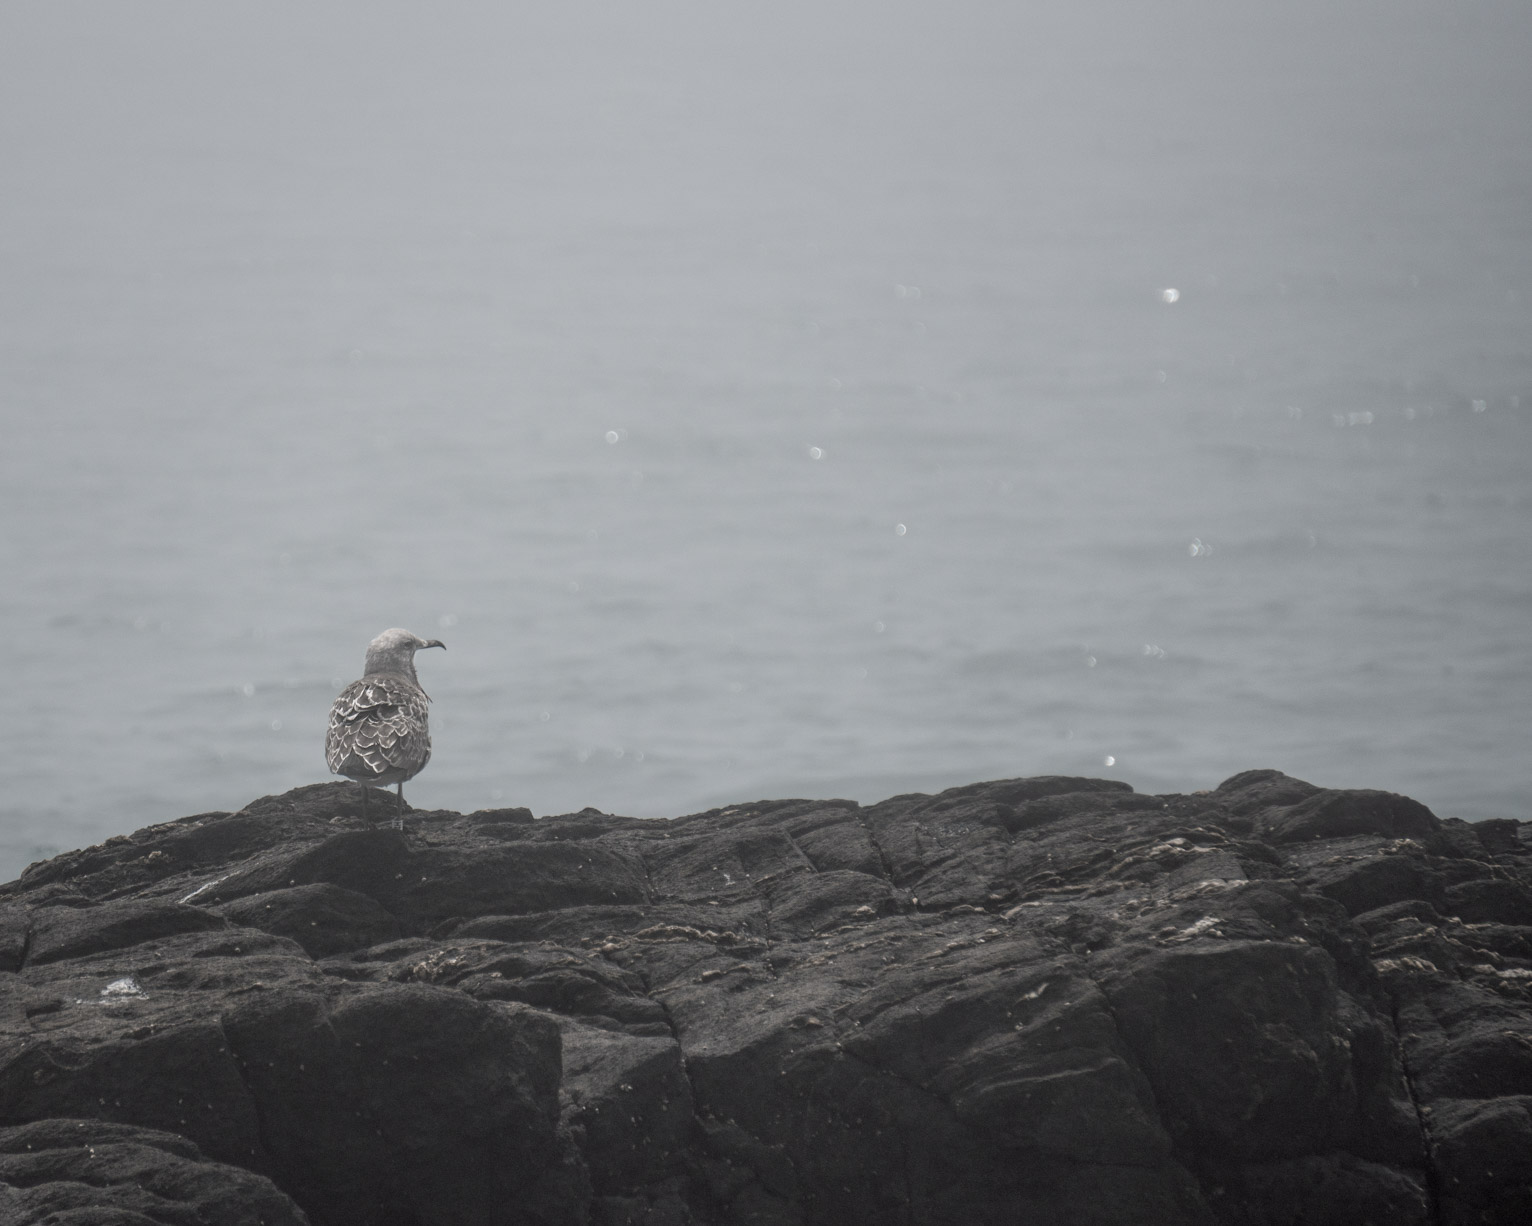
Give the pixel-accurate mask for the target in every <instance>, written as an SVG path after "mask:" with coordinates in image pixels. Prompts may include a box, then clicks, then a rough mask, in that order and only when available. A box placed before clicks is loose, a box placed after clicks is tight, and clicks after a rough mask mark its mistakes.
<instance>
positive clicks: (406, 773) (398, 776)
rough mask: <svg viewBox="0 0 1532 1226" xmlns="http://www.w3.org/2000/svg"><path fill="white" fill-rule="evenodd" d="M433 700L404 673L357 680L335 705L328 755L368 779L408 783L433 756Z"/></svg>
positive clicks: (342, 771)
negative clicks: (429, 716)
mask: <svg viewBox="0 0 1532 1226" xmlns="http://www.w3.org/2000/svg"><path fill="white" fill-rule="evenodd" d="M430 702H431V700H430V699H429V698H427V697H426V694H425V691H424V690H422V689H421V688H420V687H419V686H418V685H411V684H410V683H409V682H408V681H406V680H404V679H403V678H402V677H363V678H362V679H361V680H360V681H353V682H352V683H351V684H350V685H348V686H347V687H346V688H345V689H344V690H342V691H341V692H340V696H339V697H338V698H336V700H335V705H334V707H332V708H331V709H330V729H329V732H328V733H327V734H326V736H325V761H326V762H328V763H329V766H330V770H331V771H332V772H333V773H334V774H337V775H345V776H346V777H347V778H348V779H356V780H358V781H360V782H362V783H378V784H384V785H387V784H390V783H403V782H404V781H405V780H407V779H413V778H414V777H415V776H416V775H418V774H419V773H420V771H421V770H422V769H423V768H424V766H425V764H426V763H427V762H429V761H430V760H431V731H430V727H429V725H428V723H427V718H426V716H427V709H428V707H429V705H430Z"/></svg>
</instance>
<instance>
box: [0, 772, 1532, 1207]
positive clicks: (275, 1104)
mask: <svg viewBox="0 0 1532 1226" xmlns="http://www.w3.org/2000/svg"><path fill="white" fill-rule="evenodd" d="M359 806H360V794H359V790H358V789H357V788H356V787H355V786H354V785H347V784H322V785H314V786H312V787H307V788H300V789H297V790H295V791H293V792H289V793H287V794H285V795H282V796H272V797H265V798H263V799H261V800H259V801H256V802H254V803H253V804H251V805H249V806H247V807H246V808H245V809H244V810H242V811H241V812H239V813H207V814H198V815H196V816H193V817H188V818H183V819H181V820H180V821H175V822H168V823H165V824H164V825H160V826H155V827H150V828H148V829H146V830H141V831H138V832H136V833H134V834H132V835H128V836H122V837H119V838H115V839H112V840H109V841H108V842H107V843H105V844H102V845H101V846H99V847H93V848H89V849H86V850H83V851H79V852H71V853H68V854H66V855H63V856H59V857H57V858H55V859H53V860H50V861H46V862H44V863H41V864H37V865H33V866H32V867H31V868H30V869H28V870H27V872H26V873H25V874H23V876H22V877H21V879H20V880H18V881H16V882H12V883H8V884H6V885H4V886H0V1226H6V1224H9V1223H13V1222H14V1223H30V1222H42V1221H44V1220H47V1221H59V1222H63V1221H80V1222H86V1221H89V1222H93V1223H96V1222H99V1223H112V1224H115V1223H123V1224H126V1223H144V1222H152V1223H167V1224H177V1223H182V1222H187V1223H190V1222H214V1221H216V1222H220V1223H222V1222H230V1223H244V1222H250V1223H256V1222H266V1223H271V1224H272V1226H276V1224H278V1223H282V1224H285V1223H289V1222H302V1221H305V1220H307V1221H309V1222H312V1223H315V1224H318V1226H372V1224H377V1226H425V1224H432V1226H435V1224H438V1223H439V1224H441V1226H448V1224H467V1226H475V1224H478V1223H484V1224H489V1223H527V1224H534V1226H564V1224H570V1226H578V1224H585V1223H589V1224H591V1226H618V1224H623V1226H627V1224H632V1226H641V1224H642V1226H672V1224H673V1226H685V1224H687V1223H695V1224H697V1226H704V1224H714V1223H716V1224H718V1226H724V1224H733V1223H740V1224H744V1223H752V1224H760V1226H776V1224H780V1226H800V1224H801V1226H811V1224H819V1223H823V1224H826V1226H828V1224H831V1223H833V1224H836V1226H840V1224H843V1223H844V1224H866V1226H877V1224H882V1223H911V1224H927V1223H929V1224H932V1226H936V1224H943V1226H946V1224H950V1226H974V1224H983V1223H995V1224H999V1223H1014V1222H1024V1221H1032V1220H1043V1219H1045V1218H1052V1219H1053V1220H1057V1221H1063V1222H1070V1223H1102V1224H1105V1223H1123V1224H1127V1223H1134V1224H1143V1223H1167V1224H1169V1223H1177V1224H1181V1223H1207V1224H1209V1226H1212V1224H1215V1223H1231V1224H1233V1223H1239V1224H1241V1226H1244V1224H1250V1226H1256V1224H1263V1226H1264V1224H1272V1226H1275V1224H1276V1223H1290V1222H1304V1223H1335V1224H1336V1226H1341V1224H1347V1226H1350V1224H1358V1223H1366V1222H1377V1223H1380V1224H1381V1223H1385V1222H1387V1223H1390V1224H1398V1226H1405V1224H1409V1223H1433V1224H1435V1223H1443V1224H1448V1223H1450V1224H1457V1223H1464V1224H1467V1223H1501V1222H1504V1223H1511V1222H1517V1223H1520V1222H1523V1221H1527V1220H1532V823H1521V822H1518V821H1515V820H1510V819H1504V820H1497V821H1493V822H1481V823H1477V824H1475V825H1468V824H1465V823H1463V822H1458V821H1453V820H1447V821H1442V820H1439V819H1438V818H1437V817H1435V816H1434V815H1433V814H1431V813H1430V811H1429V810H1427V809H1425V808H1424V807H1423V806H1421V805H1420V804H1418V803H1416V802H1414V801H1412V800H1409V799H1407V798H1405V797H1400V796H1393V795H1390V794H1388V793H1384V792H1376V791H1336V790H1329V789H1323V788H1319V787H1316V786H1314V785H1312V784H1308V783H1305V782H1303V781H1301V780H1296V779H1291V778H1288V777H1287V776H1284V775H1281V774H1279V773H1277V772H1275V771H1249V772H1245V773H1244V774H1242V775H1237V776H1235V777H1234V778H1233V779H1230V780H1228V781H1226V782H1225V783H1224V784H1222V785H1221V786H1220V787H1218V788H1217V789H1215V790H1213V791H1209V792H1204V793H1198V794H1194V795H1184V796H1182V795H1169V796H1146V795H1140V794H1138V793H1135V792H1133V791H1132V790H1130V789H1128V788H1127V787H1125V786H1124V785H1123V784H1121V783H1117V782H1113V781H1107V780H1092V779H1076V778H1041V779H1013V780H1001V781H996V782H990V783H981V784H973V785H970V786H967V787H962V788H954V789H951V790H949V791H947V792H944V793H941V794H940V795H936V796H925V795H910V796H899V797H894V798H892V799H890V800H887V801H884V802H883V803H881V804H878V805H873V806H870V807H859V806H858V805H856V804H854V803H853V802H850V801H835V800H831V801H796V800H795V801H769V802H758V803H753V804H742V805H738V806H735V807H733V808H728V809H720V810H714V811H711V812H708V813H702V814H695V815H692V816H689V817H683V818H677V819H674V820H669V821H640V820H637V819H632V818H624V817H618V816H611V815H607V814H601V813H597V812H594V811H592V810H586V811H584V812H582V813H577V814H568V815H564V816H559V817H548V818H542V819H533V818H532V816H531V815H530V814H529V813H527V812H526V810H523V809H504V810H492V811H484V812H480V813H475V814H470V815H467V816H464V815H460V814H456V813H447V812H425V811H412V812H410V813H409V815H408V818H407V825H406V829H405V830H404V831H403V832H399V831H394V830H388V829H377V830H369V829H366V828H364V827H363V825H362V823H361V821H360V817H359V813H360V807H359ZM50 1214H51V1215H55V1216H51V1217H50V1216H49V1215H50Z"/></svg>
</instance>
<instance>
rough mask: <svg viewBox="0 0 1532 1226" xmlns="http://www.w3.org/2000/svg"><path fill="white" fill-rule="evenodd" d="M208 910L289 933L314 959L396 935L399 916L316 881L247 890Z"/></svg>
mask: <svg viewBox="0 0 1532 1226" xmlns="http://www.w3.org/2000/svg"><path fill="white" fill-rule="evenodd" d="M213 910H214V911H215V912H216V913H217V914H219V915H222V916H224V917H225V918H226V919H228V920H230V921H232V922H233V923H236V924H243V925H245V926H246V927H249V928H259V929H260V930H261V931H262V932H270V933H274V934H276V935H277V936H284V937H291V938H292V939H293V940H295V941H297V942H298V944H299V945H302V946H303V948H304V949H305V950H306V951H307V952H308V953H309V954H311V955H313V956H314V957H316V958H323V957H326V956H328V955H330V954H338V953H344V952H346V951H348V950H352V949H365V948H366V947H367V946H369V945H380V944H382V943H383V942H384V941H392V940H394V939H396V938H397V937H399V936H400V935H401V934H400V931H399V921H398V920H397V919H395V918H394V917H393V915H391V914H390V913H389V912H388V911H386V910H384V908H383V905H382V904H381V903H379V902H378V901H377V900H376V899H374V898H371V897H369V896H368V895H366V894H359V893H357V892H356V891H355V890H347V889H344V888H342V887H341V886H338V885H330V884H329V883H328V882H322V883H319V884H316V885H298V886H290V887H289V888H287V889H285V890H272V891H270V892H268V893H265V894H249V895H246V896H245V897H244V898H241V899H240V900H239V901H237V902H232V903H225V904H223V905H222V906H219V907H214V908H213Z"/></svg>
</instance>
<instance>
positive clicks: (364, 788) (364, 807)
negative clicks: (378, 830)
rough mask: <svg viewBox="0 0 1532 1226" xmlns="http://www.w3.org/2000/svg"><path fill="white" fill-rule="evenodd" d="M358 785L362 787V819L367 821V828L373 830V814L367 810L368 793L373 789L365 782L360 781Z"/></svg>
mask: <svg viewBox="0 0 1532 1226" xmlns="http://www.w3.org/2000/svg"><path fill="white" fill-rule="evenodd" d="M356 786H357V787H359V788H361V789H362V820H363V821H364V822H366V823H367V828H368V829H369V830H371V829H372V814H370V813H368V812H367V793H368V792H370V791H372V789H371V788H369V787H368V786H367V785H366V784H365V783H358V784H357V785H356Z"/></svg>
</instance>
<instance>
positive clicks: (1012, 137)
mask: <svg viewBox="0 0 1532 1226" xmlns="http://www.w3.org/2000/svg"><path fill="white" fill-rule="evenodd" d="M1529 51H1532V6H1528V5H1527V4H1525V3H1522V2H1521V0H1503V2H1485V0H1456V2H1454V3H1450V4H1449V3H1438V2H1434V0H1433V2H1421V0H1389V2H1387V3H1384V2H1376V3H1374V2H1370V0H1328V2H1326V3H1314V2H1310V0H1300V2H1297V3H1283V4H1247V3H1238V2H1235V3H1231V2H1228V0H1224V2H1222V3H1214V2H1212V0H1209V2H1206V3H1203V2H1198V0H1170V2H1161V3H1151V4H1143V3H1133V2H1128V0H1121V2H1118V0H1083V2H1082V0H1075V2H1073V3H1051V2H1050V3H1029V4H1025V5H1021V4H1015V3H1010V2H1001V0H995V2H987V0H973V2H964V0H957V2H949V3H944V4H940V5H938V4H929V3H927V4H921V3H912V2H910V0H892V2H883V3H870V2H867V3H836V2H834V0H828V2H820V3H814V4H797V3H773V4H769V5H762V4H745V3H729V2H723V0H714V2H712V3H700V2H699V3H683V2H680V0H663V2H646V3H618V2H615V0H614V2H611V3H561V4H558V5H531V4H516V3H494V4H492V3H453V2H448V3H443V4H439V5H431V6H426V5H419V4H402V3H386V2H385V3H378V2H372V3H366V4H362V3H322V2H321V3H304V4H293V3H273V2H270V0H266V2H263V3H259V4H256V3H237V2H234V0H224V2H222V3H219V4H214V5H209V4H202V3H190V2H183V0H164V2H162V3H154V4H133V5H125V4H119V3H104V2H99V3H84V2H71V0H59V2H47V3H45V2H40V0H8V2H7V3H6V4H5V5H3V6H0V175H3V190H0V347H3V348H0V576H3V578H0V629H3V634H4V639H5V644H6V668H7V673H6V686H5V691H4V693H5V701H4V702H3V704H0V744H3V745H4V746H5V759H4V760H5V770H4V778H3V781H0V876H7V877H8V876H10V875H13V874H14V873H16V872H18V871H19V870H20V869H21V868H22V867H23V866H24V865H25V864H26V863H27V862H28V861H30V860H33V859H37V858H40V857H42V856H44V855H48V854H52V853H53V852H55V851H57V850H59V849H62V848H68V847H75V846H81V845H84V844H88V843H92V842H97V841H99V840H101V839H103V838H106V837H108V836H110V835H112V834H116V833H123V832H126V831H129V830H131V829H133V828H135V827H137V826H141V825H145V824H148V823H151V822H157V821H163V820H167V819H171V818H175V817H178V816H181V815H184V814H189V813H194V812H199V811H205V810H213V809H237V808H239V807H240V806H242V805H244V804H245V803H247V802H248V801H250V800H252V799H254V798H255V797H257V796H260V795H263V794H268V793H274V792H279V791H282V790H285V789H287V788H290V787H293V786H296V785H299V784H304V783H311V782H318V781H321V780H324V779H327V778H329V776H328V774H327V773H326V768H325V762H324V752H323V750H324V737H325V722H326V717H327V714H328V712H329V708H330V704H331V701H332V700H333V698H334V697H335V694H336V693H337V692H338V690H339V689H340V688H341V686H342V685H344V684H345V683H346V682H347V681H349V680H351V679H352V678H353V677H355V676H357V675H358V674H359V671H360V668H361V665H362V657H363V653H364V651H365V649H366V645H367V643H368V641H369V640H370V639H372V638H373V636H375V635H376V634H378V633H379V632H380V631H382V630H384V629H385V628H387V627H390V626H403V627H407V628H409V629H410V630H412V631H414V632H415V633H416V634H418V635H421V636H424V637H427V638H440V639H441V640H443V641H444V642H445V643H446V645H447V650H446V651H445V652H439V651H432V652H429V653H427V654H426V655H424V656H422V658H421V659H420V661H419V667H420V674H421V676H420V679H421V683H422V685H423V686H424V688H425V690H426V691H427V692H428V693H429V694H430V695H431V697H432V699H433V700H434V704H433V706H432V710H431V726H432V731H433V734H434V738H435V747H434V752H433V756H432V759H431V762H430V765H429V766H428V767H427V769H426V770H425V771H424V772H423V773H422V774H421V775H420V776H419V777H418V778H416V779H414V780H413V781H412V782H411V783H410V785H409V788H408V799H409V800H410V801H411V802H412V803H413V804H415V805H416V806H420V807H445V808H453V809H462V810H472V809H477V808H486V807H503V806H510V805H527V806H529V807H531V808H532V809H533V810H534V811H535V812H538V813H549V812H564V811H569V810H573V809H579V808H581V807H583V806H586V805H594V806H596V807H598V808H601V809H603V810H607V811H614V812H620V813H629V814H635V815H639V816H659V815H668V814H678V813H683V812H687V811H692V810H696V809H700V808H705V807H708V806H710V805H714V804H719V803H723V802H726V801H739V800H748V799H754V798H758V797H763V796H789V795H797V796H849V797H853V798H856V799H860V800H864V801H872V800H877V799H881V798H882V797H884V796H887V795H890V794H893V793H896V792H900V791H908V790H913V789H919V790H931V789H935V788H940V787H944V786H950V785H953V784H959V783H965V782H970V781H973V780H976V779H981V778H994V777H1004V776H1014V775H1027V774H1046V773H1070V774H1090V775H1096V776H1103V777H1111V778H1118V779H1123V780H1126V781H1127V782H1129V783H1131V784H1132V785H1133V786H1134V787H1136V788H1138V789H1140V790H1145V791H1157V790H1161V791H1162V790H1170V789H1176V790H1185V789H1195V788H1207V787H1212V786H1215V785H1216V784H1217V783H1218V782H1219V781H1220V780H1221V779H1223V778H1224V777H1226V776H1227V775H1229V774H1232V773H1234V772H1236V771H1239V770H1243V769H1247V768H1253V767H1267V766H1270V767H1277V768H1280V769H1282V770H1285V771H1287V772H1289V773H1290V774H1294V775H1298V776H1301V777H1304V778H1308V779H1310V780H1312V781H1313V782H1316V783H1320V784H1323V785H1326V786H1335V787H1343V786H1360V787H1379V788H1387V789H1390V790H1393V791H1399V792H1404V793H1406V794H1409V795H1411V796H1414V797H1415V798H1417V799H1419V800H1421V801H1423V802H1425V803H1426V804H1428V805H1430V806H1431V807H1432V808H1433V809H1434V810H1435V811H1436V812H1437V813H1438V814H1439V815H1441V816H1444V817H1445V816H1454V815H1455V816H1461V817H1465V818H1470V819H1474V818H1484V817H1492V816H1518V817H1522V818H1526V817H1532V812H1529V808H1532V803H1529V802H1532V778H1529V765H1528V764H1529V763H1532V745H1529V743H1528V742H1529V729H1532V718H1529V717H1532V710H1529V706H1532V698H1529V695H1532V633H1529V631H1532V480H1529V475H1528V473H1529V459H1532V204H1529V202H1532V141H1529V140H1528V131H1529V120H1532V73H1529V72H1528V71H1527V69H1526V65H1527V61H1528V53H1529Z"/></svg>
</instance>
